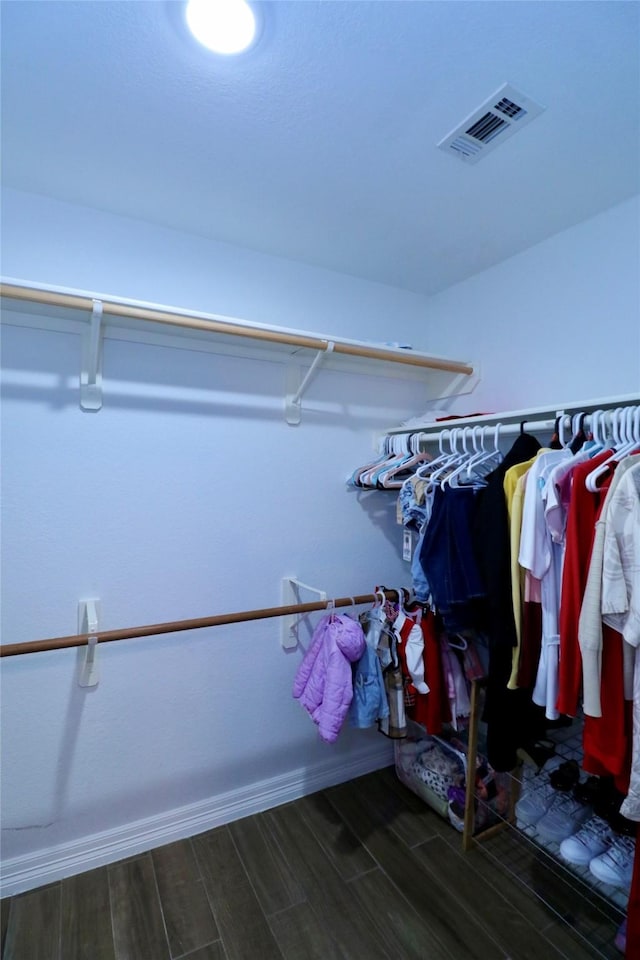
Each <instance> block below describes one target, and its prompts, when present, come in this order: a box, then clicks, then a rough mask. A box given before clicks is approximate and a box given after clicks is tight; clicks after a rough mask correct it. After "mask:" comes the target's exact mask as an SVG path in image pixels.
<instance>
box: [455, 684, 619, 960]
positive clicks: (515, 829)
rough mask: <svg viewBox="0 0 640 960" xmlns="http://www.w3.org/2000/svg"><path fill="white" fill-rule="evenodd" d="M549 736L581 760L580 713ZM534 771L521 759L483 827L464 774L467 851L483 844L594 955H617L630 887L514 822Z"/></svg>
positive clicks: (473, 743)
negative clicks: (499, 808) (477, 826)
mask: <svg viewBox="0 0 640 960" xmlns="http://www.w3.org/2000/svg"><path fill="white" fill-rule="evenodd" d="M483 699H484V683H483V681H481V680H480V681H474V683H473V684H472V689H471V714H470V720H469V740H468V752H467V770H475V767H476V757H477V754H478V749H479V742H480V741H481V736H482V727H483V725H482V723H481V720H480V717H481V715H482V704H483ZM548 738H549V739H550V740H552V741H553V743H554V745H555V753H556V756H558V757H560V758H561V759H562V760H563V761H564V760H577V762H578V764H581V761H582V724H581V722H580V720H579V719H577V720H575V721H574V722H573V723H572V725H571V726H569V727H560V728H557V729H554V730H552V731H551V733H550V735H548ZM534 775H535V770H534V768H533V767H531V766H529V765H526V764H521V765H519V766H518V767H517V768H516V769H514V770H513V771H512V772H511V774H509V775H508V776H509V778H510V790H509V802H508V810H507V813H506V815H505V816H504V817H502V818H500V817H499V816H498V815H497V813H496V812H495V810H493V808H492V811H491V812H492V819H493V823H492V825H491V826H489V827H488V828H486V829H484V830H483V831H481V832H474V822H475V819H476V815H477V809H478V807H480V806H481V805H482V804H484V803H486V801H485V800H484V799H483V798H482V797H480V796H478V794H477V793H476V791H475V783H474V781H475V778H474V777H470V776H467V785H466V802H465V818H464V830H463V835H462V845H463V849H464V850H465V851H468V850H471V849H472V848H476V849H481V850H482V852H483V854H485V855H486V856H487V857H489V858H490V859H492V860H494V861H496V862H497V863H499V865H500V867H501V868H502V869H503V870H504V869H506V870H507V872H508V873H509V874H510V875H511V876H512V877H513V878H514V880H516V881H518V882H519V883H520V884H522V885H524V886H525V887H527V889H528V890H530V891H531V894H532V896H535V897H536V898H537V899H538V900H539V901H542V903H543V904H544V905H545V907H546V908H547V910H548V912H549V915H550V917H551V918H552V919H554V920H559V921H562V922H563V923H565V924H567V925H568V926H569V927H570V928H571V931H572V933H573V935H574V936H575V938H576V939H577V940H578V941H579V942H580V941H583V943H584V945H585V947H587V948H588V949H589V950H590V951H591V952H592V954H593V956H594V957H605V958H607V960H614V958H615V960H621V958H622V957H623V954H622V953H621V952H620V950H619V949H617V948H616V947H615V946H614V940H615V936H616V933H617V930H618V928H619V927H620V924H621V923H622V921H623V919H624V917H625V915H626V908H627V900H628V890H626V889H624V888H621V887H615V886H613V885H611V884H608V883H602V882H600V881H598V880H597V879H596V878H595V877H594V876H593V874H592V873H591V872H590V871H589V868H588V866H587V867H579V866H574V865H573V864H569V863H567V862H566V861H564V860H563V859H562V858H561V857H560V852H559V851H560V844H559V843H556V842H553V841H549V840H546V839H545V838H543V837H541V836H540V835H539V834H538V832H537V830H536V829H535V826H525V827H520V826H518V825H517V823H516V816H515V805H516V803H517V801H518V799H519V796H520V792H521V790H522V788H523V786H524V787H526V785H527V782H528V780H529V779H530V778H531V777H532V776H534Z"/></svg>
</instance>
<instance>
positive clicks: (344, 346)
mask: <svg viewBox="0 0 640 960" xmlns="http://www.w3.org/2000/svg"><path fill="white" fill-rule="evenodd" d="M0 296H3V297H10V298H11V299H13V300H25V301H28V302H31V303H41V304H46V305H48V306H52V307H68V308H70V309H73V310H85V311H88V312H89V313H91V310H92V309H93V299H92V298H91V297H88V296H82V295H80V294H75V293H73V294H72V293H59V292H57V291H55V290H38V289H35V288H32V287H23V286H19V285H18V284H13V283H2V284H0ZM96 299H97V300H100V302H101V303H102V312H103V315H105V316H107V315H110V316H113V317H124V318H129V319H134V320H150V321H152V322H153V323H164V324H168V325H170V326H174V327H188V328H189V329H192V330H205V331H207V332H208V333H226V334H228V335H230V336H234V337H247V338H249V339H251V340H264V341H268V342H270V343H283V344H287V345H289V346H292V347H308V348H309V349H311V350H327V349H328V347H329V343H330V341H329V340H328V339H326V338H324V337H314V336H313V335H309V336H305V335H304V334H298V333H288V332H286V331H284V330H268V329H264V328H262V327H252V326H248V325H247V326H245V325H243V324H241V323H237V322H234V321H233V320H228V321H227V320H218V319H216V318H215V317H211V319H206V320H203V319H200V318H199V317H194V316H191V315H190V314H189V313H188V312H187V311H184V312H178V311H172V310H156V309H154V308H153V307H141V306H136V305H135V304H128V303H118V302H116V301H113V300H102V299H101V298H100V297H96ZM333 352H334V353H344V354H348V355H350V356H353V357H367V358H369V359H371V360H387V361H389V360H390V361H392V362H393V363H404V364H407V365H408V366H413V367H424V368H425V369H429V370H446V371H448V372H450V373H465V374H468V375H471V374H473V367H472V366H470V365H469V364H467V363H461V362H459V361H456V360H442V359H440V358H438V357H426V356H424V355H422V356H421V355H420V354H414V353H412V351H411V350H384V349H383V348H379V347H368V346H364V345H360V344H357V343H341V342H340V341H334V346H333Z"/></svg>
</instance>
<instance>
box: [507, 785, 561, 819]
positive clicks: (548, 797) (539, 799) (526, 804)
mask: <svg viewBox="0 0 640 960" xmlns="http://www.w3.org/2000/svg"><path fill="white" fill-rule="evenodd" d="M556 793H557V790H554V789H553V787H552V786H551V784H550V783H549V781H548V779H547V778H546V777H544V779H542V780H531V781H529V783H528V784H526V785H525V787H524V789H523V792H522V796H521V797H520V799H519V800H518V802H517V803H516V820H517V822H518V824H519V825H522V826H525V827H532V826H533V825H534V824H536V823H537V822H538V820H539V819H540V817H543V816H544V815H545V813H546V812H547V810H548V809H549V807H550V806H551V803H552V801H553V799H554V797H555V796H556Z"/></svg>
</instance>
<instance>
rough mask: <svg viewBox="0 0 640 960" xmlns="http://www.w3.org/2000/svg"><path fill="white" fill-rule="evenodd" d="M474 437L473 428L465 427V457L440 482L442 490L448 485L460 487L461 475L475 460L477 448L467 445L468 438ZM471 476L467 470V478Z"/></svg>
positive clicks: (463, 446) (463, 443)
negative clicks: (471, 448)
mask: <svg viewBox="0 0 640 960" xmlns="http://www.w3.org/2000/svg"><path fill="white" fill-rule="evenodd" d="M472 437H473V430H472V428H471V427H464V428H463V433H462V448H463V459H462V461H461V462H460V463H459V464H458V466H457V467H455V468H454V469H453V470H452V472H451V473H448V474H447V475H446V476H444V477H443V478H442V481H441V482H440V489H441V490H444V489H445V488H446V487H447V486H452V487H458V486H459V485H460V484H459V477H460V476H461V475H462V473H463V472H464V471H465V470H467V469H468V467H469V464H470V462H471V461H472V460H473V456H474V453H475V448H474V449H473V450H469V448H468V447H467V440H471V439H472ZM469 476H470V474H469V472H467V479H469Z"/></svg>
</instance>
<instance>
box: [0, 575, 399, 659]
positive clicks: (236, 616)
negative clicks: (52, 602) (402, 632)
mask: <svg viewBox="0 0 640 960" xmlns="http://www.w3.org/2000/svg"><path fill="white" fill-rule="evenodd" d="M381 589H384V594H385V596H386V597H387V599H388V600H391V601H394V600H397V599H398V592H397V590H387V589H386V587H385V588H382V587H381ZM376 599H378V597H377V596H376V594H374V593H363V594H360V595H359V596H357V597H339V598H338V599H336V600H314V601H312V602H310V603H292V604H289V605H288V606H285V607H265V608H264V609H262V610H240V611H239V612H238V613H221V614H219V615H218V616H217V617H199V618H197V619H195V620H173V621H171V622H169V623H150V624H147V625H146V626H143V627H125V628H124V629H121V630H101V631H99V632H98V633H95V634H87V633H80V634H74V635H72V636H70V637H50V638H49V639H47V640H30V641H27V642H26V643H3V644H2V645H1V646H0V657H15V656H17V655H18V654H21V653H42V651H44V650H63V649H64V648H65V647H82V646H84V645H85V644H86V643H88V640H89V636H95V637H97V639H98V643H111V641H112V640H133V639H135V638H137V637H154V636H156V635H159V634H162V633H178V632H179V631H180V630H200V629H201V628H202V627H220V626H222V625H223V624H226V623H244V622H246V621H247V620H267V619H268V618H269V617H284V616H286V615H287V614H292V613H311V612H312V611H314V610H328V609H330V608H331V605H333V606H335V607H350V606H352V605H353V604H362V603H374V602H375V600H376Z"/></svg>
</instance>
